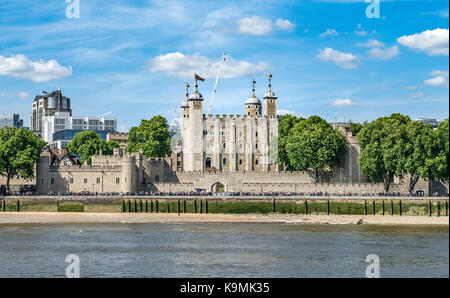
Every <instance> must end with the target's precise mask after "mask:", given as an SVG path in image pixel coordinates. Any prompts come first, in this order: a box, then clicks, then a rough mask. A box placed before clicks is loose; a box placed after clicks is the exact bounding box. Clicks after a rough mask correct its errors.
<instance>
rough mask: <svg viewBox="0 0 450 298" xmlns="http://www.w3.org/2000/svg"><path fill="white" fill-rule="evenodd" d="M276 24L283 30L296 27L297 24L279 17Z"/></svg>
mask: <svg viewBox="0 0 450 298" xmlns="http://www.w3.org/2000/svg"><path fill="white" fill-rule="evenodd" d="M275 26H277V27H278V28H279V29H281V30H287V31H289V30H292V29H294V28H295V24H293V23H291V21H289V20H283V19H278V20H277V21H276V22H275Z"/></svg>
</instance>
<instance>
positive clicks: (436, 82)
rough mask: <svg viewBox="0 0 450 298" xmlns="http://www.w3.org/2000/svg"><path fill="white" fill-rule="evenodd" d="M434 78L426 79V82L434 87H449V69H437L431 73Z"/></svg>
mask: <svg viewBox="0 0 450 298" xmlns="http://www.w3.org/2000/svg"><path fill="white" fill-rule="evenodd" d="M429 75H430V76H432V77H433V78H431V79H428V80H426V81H425V82H424V83H425V84H426V85H429V86H433V87H442V88H448V86H449V82H448V71H442V70H435V71H433V72H430V73H429Z"/></svg>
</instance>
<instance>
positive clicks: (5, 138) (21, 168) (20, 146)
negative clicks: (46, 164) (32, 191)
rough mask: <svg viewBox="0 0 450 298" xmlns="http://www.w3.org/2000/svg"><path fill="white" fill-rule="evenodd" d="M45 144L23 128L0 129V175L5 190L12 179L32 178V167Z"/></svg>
mask: <svg viewBox="0 0 450 298" xmlns="http://www.w3.org/2000/svg"><path fill="white" fill-rule="evenodd" d="M45 144H46V143H45V142H44V141H43V140H42V139H40V138H39V137H37V136H36V135H35V134H34V133H33V132H31V131H29V130H26V129H24V128H15V127H6V128H2V129H0V175H2V176H5V177H6V188H7V190H8V191H9V190H10V187H9V183H10V180H11V179H12V178H22V179H26V180H28V179H31V178H34V165H35V163H36V161H37V160H38V159H39V156H40V154H41V152H42V149H43V148H44V146H45Z"/></svg>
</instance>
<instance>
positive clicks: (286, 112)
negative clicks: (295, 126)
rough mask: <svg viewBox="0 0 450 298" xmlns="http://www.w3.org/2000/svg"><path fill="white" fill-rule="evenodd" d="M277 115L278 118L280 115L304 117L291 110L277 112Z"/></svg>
mask: <svg viewBox="0 0 450 298" xmlns="http://www.w3.org/2000/svg"><path fill="white" fill-rule="evenodd" d="M277 115H280V116H281V115H292V116H295V117H304V115H303V114H302V113H298V112H295V111H291V110H283V109H281V110H277Z"/></svg>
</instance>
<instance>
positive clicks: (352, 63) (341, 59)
mask: <svg viewBox="0 0 450 298" xmlns="http://www.w3.org/2000/svg"><path fill="white" fill-rule="evenodd" d="M317 57H318V58H319V59H320V60H322V61H327V62H332V63H334V64H335V65H337V66H340V67H342V68H344V69H354V68H357V67H358V64H359V59H358V57H356V56H355V55H353V54H351V53H343V52H339V51H336V50H333V49H332V48H325V49H324V50H319V54H318V55H317Z"/></svg>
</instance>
